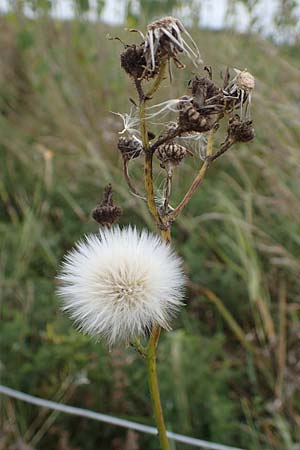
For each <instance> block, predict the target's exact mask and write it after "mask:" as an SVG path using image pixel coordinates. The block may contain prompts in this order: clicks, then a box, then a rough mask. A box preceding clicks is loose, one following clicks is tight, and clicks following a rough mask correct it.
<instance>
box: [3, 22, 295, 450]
mask: <svg viewBox="0 0 300 450" xmlns="http://www.w3.org/2000/svg"><path fill="white" fill-rule="evenodd" d="M0 22H1V23H0V25H1V26H0V55H1V66H0V111H1V115H0V136H1V137H0V166H1V179H0V202H1V208H0V235H1V237H0V254H1V258H0V292H1V320H2V324H1V330H0V343H1V349H0V350H1V351H0V353H1V366H0V370H1V382H2V383H4V384H7V385H9V386H11V387H15V388H18V389H21V390H24V391H26V392H29V393H31V394H35V395H39V396H41V397H45V398H48V399H53V400H55V401H62V402H65V403H69V404H72V405H77V406H80V407H86V408H89V409H93V410H96V411H100V412H104V413H109V414H115V415H117V416H122V417H126V418H129V419H133V420H137V421H141V422H144V423H147V424H151V425H152V424H153V420H152V417H151V414H152V413H151V406H150V402H149V395H148V388H147V379H146V372H145V365H144V361H143V360H141V358H140V357H139V355H136V354H135V353H134V351H133V350H132V349H125V350H113V351H112V352H109V351H108V349H106V348H104V347H103V346H102V345H101V344H100V343H96V342H94V341H93V340H91V339H89V338H87V337H85V336H82V335H81V334H79V333H78V332H77V331H75V330H74V329H73V325H72V323H71V321H69V320H68V319H67V318H66V317H64V316H63V315H62V313H61V312H60V309H59V300H58V299H57V297H56V295H55V286H56V281H55V276H56V272H57V269H58V266H59V263H60V261H61V258H62V256H63V254H64V252H65V251H66V250H67V249H70V248H71V247H72V245H73V243H74V241H75V240H77V239H78V238H79V237H81V236H82V235H83V234H84V233H86V232H90V231H96V229H97V227H96V225H95V224H93V223H92V221H91V219H90V211H91V209H92V207H93V206H94V205H95V203H96V202H97V201H98V199H99V197H100V196H101V194H102V192H101V191H102V188H103V186H104V185H105V184H107V183H108V182H110V181H112V182H113V185H114V186H113V187H114V189H115V191H116V201H117V203H119V204H121V205H122V207H123V209H124V211H125V215H124V217H123V218H122V222H123V223H128V222H132V223H135V224H137V225H138V226H140V227H142V226H147V227H150V228H151V227H153V224H152V220H151V218H150V217H149V214H148V212H147V210H146V208H145V206H144V204H143V203H141V202H139V201H138V200H137V199H135V198H134V197H132V196H131V195H130V194H129V192H128V189H127V187H126V186H125V183H124V181H123V179H122V176H121V161H120V159H119V156H118V153H117V151H116V149H115V147H116V145H115V144H116V138H117V131H118V130H119V129H120V127H121V123H120V122H119V120H118V119H117V118H116V117H115V116H113V115H112V114H110V112H109V111H120V112H124V111H127V110H128V108H129V102H128V97H129V96H133V88H132V87H131V85H130V82H128V80H127V79H126V77H125V74H123V73H121V71H120V68H119V61H118V52H119V50H120V48H122V47H120V45H119V43H117V42H111V41H107V40H106V39H105V36H106V34H107V33H108V32H109V33H110V34H111V35H118V36H120V37H121V38H123V39H124V40H125V41H126V40H127V39H128V36H127V35H126V37H124V32H123V31H122V30H119V29H118V30H113V31H114V32H112V30H110V29H109V28H108V27H105V26H102V25H101V26H91V25H87V24H86V23H84V22H81V21H78V20H76V21H74V22H69V23H60V22H55V21H51V20H48V19H47V20H46V21H45V18H44V17H41V18H40V19H38V20H36V21H29V20H28V21H27V20H24V21H21V22H18V21H17V20H14V19H13V18H12V17H10V18H7V19H6V18H1V19H0ZM45 24H46V25H45ZM194 34H195V40H196V41H197V42H199V43H200V46H201V43H205V46H204V45H203V44H202V48H201V50H202V53H203V57H204V59H205V61H206V62H207V63H209V64H211V65H212V66H213V69H214V76H215V77H216V78H217V77H218V73H219V69H220V68H224V67H226V65H229V66H231V67H232V66H233V67H236V66H238V67H239V68H241V69H242V68H244V67H248V69H249V70H251V72H253V74H254V75H255V77H256V78H257V90H256V92H255V95H254V101H253V114H254V123H255V128H256V133H257V137H256V140H255V141H254V142H253V143H252V144H250V145H249V146H241V147H240V148H238V149H236V150H234V151H233V152H231V153H230V152H229V153H228V154H226V156H224V157H223V158H221V159H220V160H219V161H217V163H216V164H214V165H213V166H212V168H211V169H210V171H209V173H208V177H207V178H206V179H205V181H204V183H203V185H202V186H201V188H200V189H199V192H198V193H197V194H196V196H195V197H194V198H193V200H192V202H191V203H190V204H189V206H188V208H187V209H186V210H185V212H184V214H183V215H182V217H181V218H180V219H179V221H178V222H177V223H176V224H175V227H174V245H175V246H176V248H177V250H178V251H179V252H180V253H181V254H182V256H183V257H184V260H185V262H186V272H187V274H188V276H189V279H190V280H192V281H193V283H194V284H196V285H199V286H200V287H203V286H204V287H205V288H207V289H209V290H210V291H211V292H213V293H215V294H216V295H218V297H219V298H220V300H221V302H222V304H223V305H224V306H225V308H226V310H227V312H228V313H229V314H230V315H231V317H233V319H235V320H236V321H237V322H238V324H239V325H240V326H241V327H242V329H243V330H244V332H245V335H246V336H247V339H248V340H249V341H250V342H251V343H252V345H253V346H254V348H255V350H256V352H257V353H258V354H259V355H260V357H261V358H260V359H259V360H258V359H257V355H256V354H254V353H251V352H250V351H249V350H248V349H246V348H245V347H244V346H243V343H242V342H241V341H240V340H238V338H237V336H236V334H235V333H234V331H233V329H232V326H231V324H230V322H228V320H226V319H225V316H223V315H221V314H220V312H219V310H218V309H217V308H216V306H215V304H214V303H213V302H212V301H211V299H209V297H208V296H207V295H205V294H204V293H199V292H198V291H197V290H195V289H194V287H193V286H194V285H191V286H189V292H188V293H187V300H186V302H187V307H186V308H184V309H183V311H182V313H181V315H180V317H179V319H178V320H177V322H176V323H175V324H174V329H175V330H177V331H174V332H171V333H170V334H168V335H167V334H165V335H163V336H162V341H161V344H160V350H159V370H160V383H161V389H162V400H163V404H164V406H165V408H166V417H167V425H168V428H169V429H172V430H173V431H176V432H182V433H186V434H191V435H193V436H196V437H199V438H202V439H209V440H214V441H220V442H222V443H226V444H231V445H235V446H244V447H245V448H249V449H251V450H258V449H263V450H271V449H276V450H277V449H282V450H290V449H291V448H293V445H294V444H295V443H296V442H299V439H300V436H299V427H297V426H296V424H297V420H298V412H297V411H299V407H300V402H299V398H298V397H297V395H296V392H297V379H298V378H297V377H298V372H297V370H298V368H297V365H296V364H293V361H295V358H296V361H298V359H297V358H298V357H297V354H298V353H297V351H298V350H299V342H298V341H297V339H296V336H297V330H298V329H299V323H300V322H299V293H300V282H299V280H300V278H299V251H300V248H299V247H300V240H299V233H300V228H299V216H300V206H299V205H300V198H299V192H300V185H299V183H300V182H299V177H298V176H297V174H296V170H297V169H296V168H297V167H298V166H299V164H300V160H299V158H300V154H299V143H300V132H299V123H300V116H299V108H298V105H299V104H300V94H299V73H300V65H299V58H298V53H299V51H298V49H297V48H287V47H285V48H284V49H280V48H278V47H275V46H273V45H272V44H270V43H268V42H266V41H262V40H261V39H255V38H251V39H250V41H249V37H246V36H245V37H243V36H236V35H234V34H230V33H225V32H224V33H212V32H195V33H194ZM249 42H250V43H249ZM190 70H191V72H192V71H194V68H190ZM174 75H175V76H174V78H175V79H176V80H178V81H174V83H173V84H172V86H171V87H169V88H167V87H164V88H163V89H162V90H161V97H162V99H163V98H164V97H165V98H167V97H171V98H174V97H176V96H179V95H182V94H183V93H185V92H186V91H185V87H186V83H187V81H188V80H186V79H184V78H183V75H182V74H181V73H180V72H176V74H174ZM153 131H157V130H156V125H153ZM220 139H221V138H220ZM200 164H201V161H200V160H198V158H196V157H194V158H190V160H189V162H187V163H186V164H185V165H184V166H183V167H182V169H179V170H178V171H177V173H175V177H174V183H175V185H174V190H173V197H172V199H171V204H172V205H176V204H177V202H178V201H179V200H180V199H181V198H182V196H183V195H184V193H185V191H186V189H187V188H188V186H189V184H190V182H191V179H192V177H193V176H194V174H195V167H196V166H200ZM156 168H157V169H158V170H159V165H158V163H157V164H156ZM136 175H137V173H136V172H135V169H133V171H132V176H133V177H135V178H136ZM162 180H163V176H162V171H161V172H160V173H159V175H158V176H157V179H156V186H157V187H159V186H160V185H161V182H162ZM136 182H137V184H138V186H139V188H140V190H142V188H143V182H142V180H136ZM284 305H285V306H284ZM284 321H285V326H283V327H282V323H284ZM282 342H283V347H282ZM282 348H283V350H282ZM282 351H283V356H284V358H283V366H282V365H280V364H279V361H282V359H280V357H281V356H282V354H281V353H280V352H282ZM285 352H286V353H287V355H285ZM261 360H263V364H262V363H261ZM281 364H282V363H281ZM282 373H283V374H284V376H283V381H282V382H280V377H281V375H282ZM278 399H279V400H278ZM280 402H281V403H280ZM278 405H281V406H279V407H278ZM2 406H3V407H2V409H3V421H4V425H5V426H4V427H3V429H4V430H5V439H6V442H7V448H9V445H11V444H12V443H15V442H16V440H17V438H18V436H22V438H23V439H24V441H25V442H26V443H28V444H29V445H31V446H32V447H33V448H41V449H45V450H48V449H49V450H50V449H53V448H57V449H58V450H62V449H64V448H74V449H75V448H84V449H85V450H93V449H94V448H96V447H97V448H112V449H118V448H126V447H125V445H127V444H126V443H128V442H130V435H129V434H128V432H127V431H126V430H121V429H118V428H116V427H111V426H107V425H104V424H100V423H96V422H93V421H89V420H81V419H78V418H76V417H71V416H66V415H62V414H59V415H58V414H54V415H51V413H50V412H41V411H40V410H39V409H38V408H36V407H33V406H30V405H25V404H22V403H21V402H15V401H10V400H8V399H4V400H3V405H2ZM12 422H13V423H16V424H17V425H16V428H15V429H11V428H9V427H8V425H7V424H11V423H12ZM8 428H9V429H8ZM137 440H138V444H137V445H138V448H147V449H149V450H154V449H156V448H157V443H156V439H155V438H153V437H151V436H143V435H139V436H138V437H137ZM64 443H65V444H64ZM63 445H65V447H64V446H63ZM66 445H67V446H69V447H66ZM128 445H129V444H128ZM128 448H130V446H129V447H128ZM174 448H176V450H181V449H182V450H183V449H185V448H189V447H187V446H183V445H179V444H178V445H176V447H174Z"/></svg>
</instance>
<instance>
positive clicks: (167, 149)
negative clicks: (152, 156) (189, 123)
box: [157, 142, 187, 170]
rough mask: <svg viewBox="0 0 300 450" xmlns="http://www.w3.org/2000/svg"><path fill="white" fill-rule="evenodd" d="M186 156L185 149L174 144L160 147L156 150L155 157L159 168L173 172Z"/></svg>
mask: <svg viewBox="0 0 300 450" xmlns="http://www.w3.org/2000/svg"><path fill="white" fill-rule="evenodd" d="M186 154H187V149H186V148H185V147H183V146H182V145H179V144H176V143H175V142H168V143H167V144H163V145H160V146H159V147H158V149H157V157H158V159H159V160H160V161H161V164H160V166H161V167H162V168H163V169H166V170H173V169H174V167H175V166H178V164H180V163H181V161H182V160H183V158H184V157H185V156H186Z"/></svg>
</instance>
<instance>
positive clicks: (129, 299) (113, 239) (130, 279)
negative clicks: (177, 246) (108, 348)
mask: <svg viewBox="0 0 300 450" xmlns="http://www.w3.org/2000/svg"><path fill="white" fill-rule="evenodd" d="M58 278H59V280H60V282H61V286H60V288H59V295H60V296H61V298H62V301H63V306H62V307H63V310H65V311H66V312H67V313H69V315H70V316H71V318H72V319H74V320H75V322H76V324H77V326H78V327H79V328H80V329H81V330H82V331H84V332H86V333H88V334H91V335H93V336H96V337H97V338H104V339H105V340H106V341H107V342H108V344H109V345H113V344H114V343H116V342H122V341H123V342H128V341H130V340H132V339H134V338H135V337H138V336H141V335H144V334H145V333H146V332H147V331H149V330H151V328H152V327H153V326H154V325H156V324H158V325H160V326H161V327H163V328H165V329H168V328H169V327H170V321H171V319H172V317H173V316H174V314H175V313H176V312H177V310H178V309H179V307H180V306H181V305H182V296H183V285H184V275H183V272H182V268H181V260H180V258H179V257H178V256H176V254H175V253H174V252H173V250H172V249H171V247H170V245H168V244H165V243H164V242H163V241H162V240H161V239H160V238H159V237H158V236H156V235H153V234H151V233H148V232H147V231H138V230H137V229H135V228H131V227H126V228H123V229H121V228H119V227H114V228H113V229H105V230H101V231H100V232H99V234H91V235H89V236H86V237H85V239H84V240H82V241H80V242H78V243H77V245H76V246H75V248H74V249H73V250H72V251H71V252H70V253H68V254H67V255H66V257H65V259H64V262H63V264H62V268H61V273H60V275H59V277H58Z"/></svg>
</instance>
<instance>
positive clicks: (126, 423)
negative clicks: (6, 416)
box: [0, 385, 244, 450]
mask: <svg viewBox="0 0 300 450" xmlns="http://www.w3.org/2000/svg"><path fill="white" fill-rule="evenodd" d="M0 394H4V395H7V396H8V397H12V398H15V399H17V400H21V401H23V402H26V403H31V404H32V405H36V406H41V407H42V408H47V409H52V410H55V411H60V412H63V413H66V414H72V415H74V416H80V417H86V418H87V419H93V420H98V421H99V422H104V423H108V424H111V425H116V426H118V427H123V428H128V429H131V430H135V431H140V432H141V433H148V434H152V435H157V434H158V432H157V429H156V428H154V427H150V426H148V425H143V424H141V423H137V422H131V421H130V420H125V419H119V418H118V417H114V416H109V415H107V414H100V413H97V412H95V411H90V410H88V409H83V408H77V407H74V406H68V405H64V404H63V403H56V402H52V401H50V400H45V399H43V398H40V397H34V396H33V395H28V394H25V393H24V392H20V391H16V390H15V389H11V388H9V387H7V386H3V385H0ZM167 436H168V438H170V439H171V440H173V441H177V442H182V443H183V444H187V445H193V446H194V447H198V448H203V449H207V450H244V449H241V448H237V447H228V446H227V445H222V444H217V443H214V442H208V441H203V440H202V439H196V438H193V437H189V436H184V435H182V434H177V433H173V432H172V431H168V432H167Z"/></svg>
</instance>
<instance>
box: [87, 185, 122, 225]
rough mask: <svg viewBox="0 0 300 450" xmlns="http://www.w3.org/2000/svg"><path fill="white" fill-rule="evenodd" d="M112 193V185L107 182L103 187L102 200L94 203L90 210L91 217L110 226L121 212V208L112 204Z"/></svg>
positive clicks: (118, 217)
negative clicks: (94, 205)
mask: <svg viewBox="0 0 300 450" xmlns="http://www.w3.org/2000/svg"><path fill="white" fill-rule="evenodd" d="M112 195H113V192H112V186H111V184H108V185H107V186H106V188H105V189H104V196H103V200H102V202H101V203H99V204H98V205H96V207H95V208H94V209H93V211H92V217H93V219H94V220H95V221H96V222H98V223H99V224H100V225H103V226H106V227H111V226H112V225H113V224H114V223H116V222H117V221H118V220H119V219H120V217H121V215H122V214H123V211H122V208H120V207H119V206H117V205H115V204H114V202H113V198H112Z"/></svg>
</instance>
